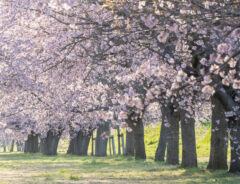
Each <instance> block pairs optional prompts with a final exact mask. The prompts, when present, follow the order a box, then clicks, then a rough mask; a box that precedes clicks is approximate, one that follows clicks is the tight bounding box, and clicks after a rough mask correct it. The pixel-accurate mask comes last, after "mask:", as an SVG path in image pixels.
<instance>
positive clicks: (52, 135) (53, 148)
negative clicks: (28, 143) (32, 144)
mask: <svg viewBox="0 0 240 184" xmlns="http://www.w3.org/2000/svg"><path fill="white" fill-rule="evenodd" d="M60 137H61V132H56V131H54V130H49V131H48V133H47V137H45V138H42V139H41V142H40V151H41V153H43V154H44V155H56V154H57V147H58V142H59V139H60Z"/></svg>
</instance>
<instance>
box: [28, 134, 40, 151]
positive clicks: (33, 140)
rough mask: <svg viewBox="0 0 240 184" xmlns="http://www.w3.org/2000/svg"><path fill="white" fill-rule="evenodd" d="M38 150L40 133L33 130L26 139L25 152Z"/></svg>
mask: <svg viewBox="0 0 240 184" xmlns="http://www.w3.org/2000/svg"><path fill="white" fill-rule="evenodd" d="M38 151H39V150H38V135H36V134H34V132H31V134H30V135H28V139H27V140H26V141H25V146H24V153H37V152H38Z"/></svg>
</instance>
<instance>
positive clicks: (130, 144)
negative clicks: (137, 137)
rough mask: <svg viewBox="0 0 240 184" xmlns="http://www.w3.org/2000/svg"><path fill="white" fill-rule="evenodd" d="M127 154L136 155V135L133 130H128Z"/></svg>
mask: <svg viewBox="0 0 240 184" xmlns="http://www.w3.org/2000/svg"><path fill="white" fill-rule="evenodd" d="M125 155H131V156H134V135H133V132H132V131H131V132H129V131H126V153H125Z"/></svg>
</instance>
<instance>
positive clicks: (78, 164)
mask: <svg viewBox="0 0 240 184" xmlns="http://www.w3.org/2000/svg"><path fill="white" fill-rule="evenodd" d="M154 126H156V127H154V128H152V127H147V128H146V130H145V144H146V150H147V160H146V161H142V160H135V159H134V158H133V157H123V156H108V157H105V158H99V157H91V156H85V157H79V156H73V155H66V154H65V153H64V152H65V151H66V148H67V140H66V141H63V142H62V143H61V144H60V150H61V152H60V153H59V154H58V156H43V155H42V154H40V153H37V154H24V153H16V152H14V153H1V154H0V178H1V179H0V184H9V183H10V184H12V183H17V184H21V183H22V184H29V183H30V184H36V183H37V184H38V183H39V184H52V183H56V184H57V183H58V184H66V183H71V184H77V183H83V184H85V183H96V184H97V183H106V184H107V183H117V184H120V183H123V184H129V183H130V184H133V183H144V184H145V183H147V184H148V183H168V184H171V183H223V184H225V183H231V184H239V181H240V176H239V175H233V174H229V173H227V171H225V170H220V171H209V170H206V169H205V168H206V166H207V162H208V155H209V149H210V135H211V134H210V131H209V126H205V127H201V128H200V129H198V130H197V131H196V134H197V136H196V137H197V151H198V162H199V167H198V168H194V169H184V168H181V167H180V166H179V165H175V166H172V165H167V164H166V163H164V162H154V154H155V150H156V148H157V143H158V139H159V132H160V129H159V127H160V124H159V125H154ZM113 133H114V132H113ZM115 139H116V138H115ZM115 141H116V140H115ZM116 148H117V141H116ZM116 151H117V150H116Z"/></svg>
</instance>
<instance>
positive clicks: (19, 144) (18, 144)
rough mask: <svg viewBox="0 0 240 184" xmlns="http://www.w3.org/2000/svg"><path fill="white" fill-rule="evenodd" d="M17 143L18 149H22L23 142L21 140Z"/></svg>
mask: <svg viewBox="0 0 240 184" xmlns="http://www.w3.org/2000/svg"><path fill="white" fill-rule="evenodd" d="M16 145H17V151H22V143H21V142H20V141H17V142H16Z"/></svg>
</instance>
